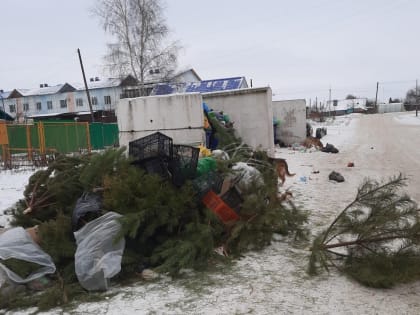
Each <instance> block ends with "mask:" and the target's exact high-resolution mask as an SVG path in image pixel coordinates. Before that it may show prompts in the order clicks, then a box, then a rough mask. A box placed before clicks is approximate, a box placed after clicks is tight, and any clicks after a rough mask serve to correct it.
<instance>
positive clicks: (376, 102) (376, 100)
mask: <svg viewBox="0 0 420 315" xmlns="http://www.w3.org/2000/svg"><path fill="white" fill-rule="evenodd" d="M378 89H379V82H376V96H375V111H376V112H377V111H378Z"/></svg>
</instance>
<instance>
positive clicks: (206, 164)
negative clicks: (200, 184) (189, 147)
mask: <svg viewBox="0 0 420 315" xmlns="http://www.w3.org/2000/svg"><path fill="white" fill-rule="evenodd" d="M216 168H217V163H216V160H215V159H214V158H213V157H211V156H208V157H204V158H201V159H199V160H198V163H197V176H201V175H204V174H207V173H209V172H211V171H214V170H216Z"/></svg>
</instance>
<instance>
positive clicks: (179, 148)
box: [169, 145, 200, 186]
mask: <svg viewBox="0 0 420 315" xmlns="http://www.w3.org/2000/svg"><path fill="white" fill-rule="evenodd" d="M199 154H200V149H199V148H195V147H191V146H187V145H174V146H173V157H172V159H171V161H170V162H169V171H170V172H171V174H172V182H173V183H174V185H176V186H181V185H183V184H184V183H185V181H186V180H187V179H193V178H195V177H196V173H197V162H198V156H199Z"/></svg>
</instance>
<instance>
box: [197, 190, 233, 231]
mask: <svg viewBox="0 0 420 315" xmlns="http://www.w3.org/2000/svg"><path fill="white" fill-rule="evenodd" d="M201 201H202V202H203V203H204V204H205V206H206V207H207V208H209V209H210V210H212V211H213V212H214V213H215V214H216V215H217V216H218V217H219V219H220V220H222V222H223V223H229V222H234V221H237V220H238V219H239V216H238V215H237V214H236V212H235V211H234V210H233V209H232V208H231V207H229V206H228V205H227V204H226V203H225V202H224V201H223V200H222V199H221V198H220V197H219V196H218V195H216V193H215V192H214V191H212V190H210V191H209V192H208V193H207V194H205V195H204V197H203V199H202V200H201Z"/></svg>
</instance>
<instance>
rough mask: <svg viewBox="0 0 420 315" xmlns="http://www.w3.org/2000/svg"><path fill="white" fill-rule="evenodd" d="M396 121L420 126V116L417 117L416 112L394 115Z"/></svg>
mask: <svg viewBox="0 0 420 315" xmlns="http://www.w3.org/2000/svg"><path fill="white" fill-rule="evenodd" d="M394 119H395V120H396V121H397V122H398V123H400V124H405V125H420V114H419V116H417V117H416V113H415V111H412V112H406V113H398V115H394Z"/></svg>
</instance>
